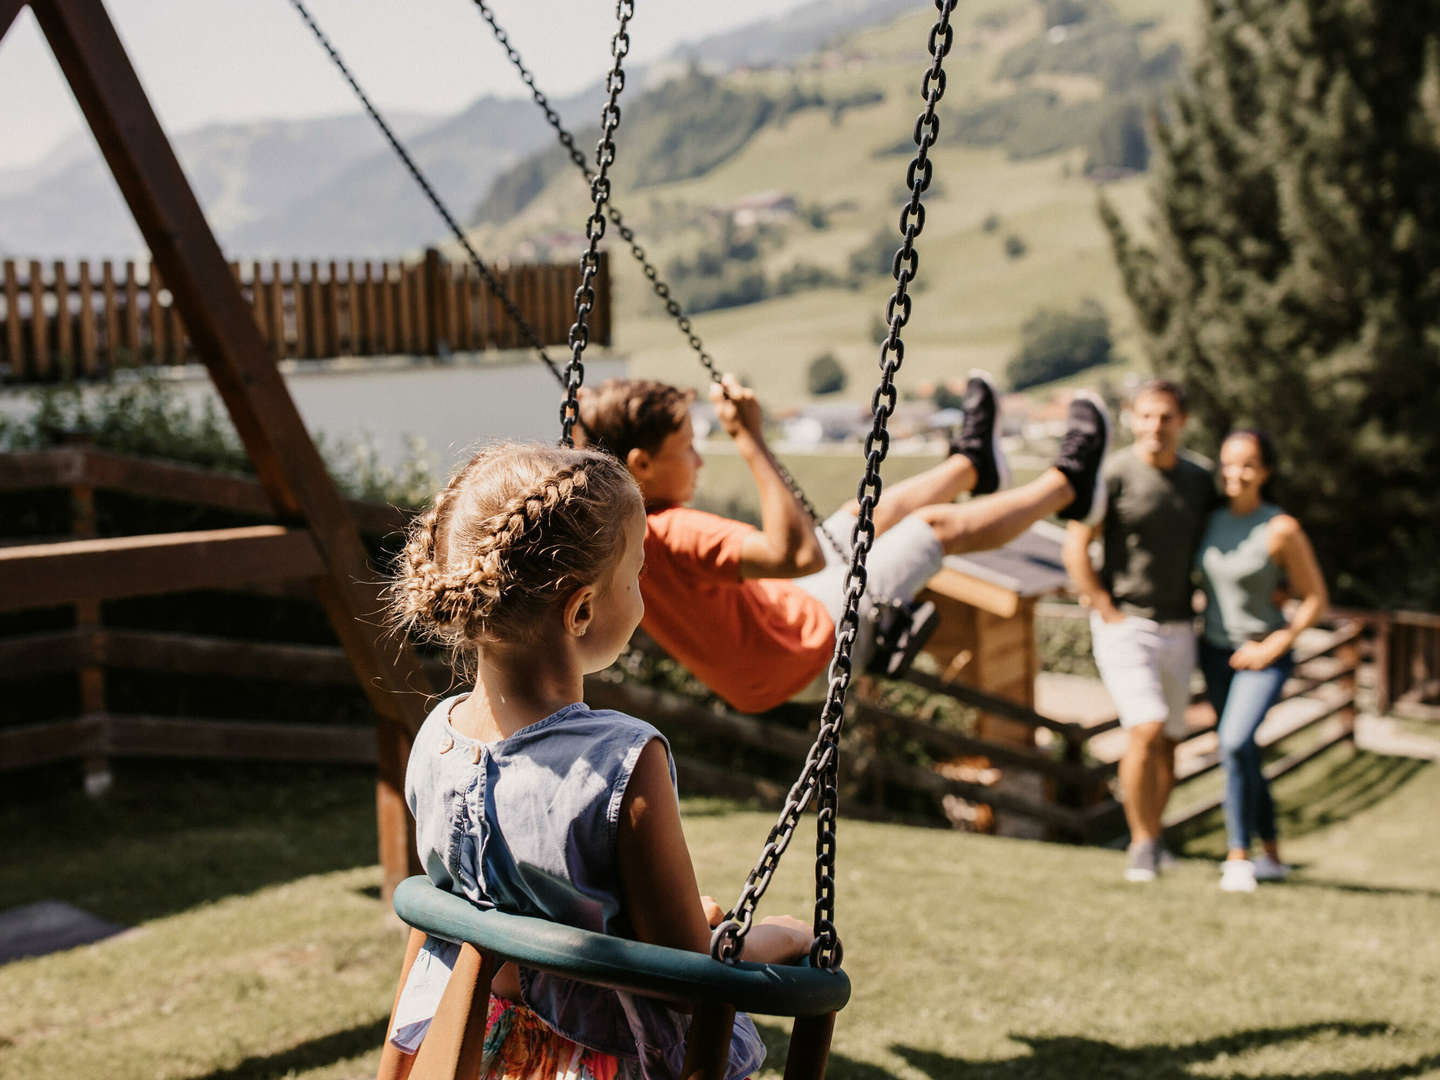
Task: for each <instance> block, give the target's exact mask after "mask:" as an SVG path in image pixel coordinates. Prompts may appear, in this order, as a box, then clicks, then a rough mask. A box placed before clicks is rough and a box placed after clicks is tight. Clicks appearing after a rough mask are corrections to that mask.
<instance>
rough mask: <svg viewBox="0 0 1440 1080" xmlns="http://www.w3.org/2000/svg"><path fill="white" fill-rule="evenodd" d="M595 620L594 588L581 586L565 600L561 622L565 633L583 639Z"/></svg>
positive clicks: (592, 586)
mask: <svg viewBox="0 0 1440 1080" xmlns="http://www.w3.org/2000/svg"><path fill="white" fill-rule="evenodd" d="M594 618H595V586H594V585H582V586H580V588H578V589H576V590H575V591H574V592H572V593H571V594H570V595H569V597H567V598H566V600H565V609H564V612H563V620H564V623H565V632H566V633H567V634H571V635H573V636H574V637H584V636H585V631H586V630H588V629H590V623H591V621H592V620H593V619H594Z"/></svg>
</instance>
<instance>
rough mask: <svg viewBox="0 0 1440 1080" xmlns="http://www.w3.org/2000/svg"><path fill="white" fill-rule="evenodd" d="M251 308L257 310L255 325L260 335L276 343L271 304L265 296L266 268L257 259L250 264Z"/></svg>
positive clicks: (271, 344)
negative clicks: (271, 320)
mask: <svg viewBox="0 0 1440 1080" xmlns="http://www.w3.org/2000/svg"><path fill="white" fill-rule="evenodd" d="M250 310H251V311H253V312H255V325H256V326H258V327H259V328H260V336H261V337H262V338H264V339H265V340H266V341H267V342H269V344H270V346H271V347H272V348H273V347H274V345H275V329H274V327H272V326H271V325H270V304H269V301H268V300H267V299H266V297H265V268H264V267H263V266H261V265H260V260H259V259H256V260H255V261H254V262H252V263H251V264H250Z"/></svg>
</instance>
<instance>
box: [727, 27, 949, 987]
mask: <svg viewBox="0 0 1440 1080" xmlns="http://www.w3.org/2000/svg"><path fill="white" fill-rule="evenodd" d="M955 4H956V0H935V7H936V9H937V10H938V11H939V12H940V17H939V18H938V19H937V20H936V22H935V25H934V26H933V27H932V28H931V30H930V41H929V48H930V55H931V58H932V60H931V64H930V67H929V68H928V69H927V70H926V72H925V77H924V79H923V81H922V82H921V86H920V93H921V96H922V97H924V99H925V111H924V112H923V113H921V114H920V117H919V119H917V120H916V121H915V146H916V152H915V157H914V160H912V161H911V162H910V167H909V169H908V170H907V171H906V173H905V180H906V183H907V184H908V185H909V186H910V201H909V202H908V203H907V204H906V205H905V208H904V209H903V210H901V212H900V231H901V233H902V234H904V242H903V243H902V244H901V246H900V247H899V249H898V250H897V251H896V252H895V258H894V260H893V261H892V263H891V272H892V273H893V274H894V277H895V293H894V295H892V296H891V297H890V301H889V303H888V304H887V305H886V308H885V317H886V320H887V322H888V323H889V326H890V332H889V334H887V335H886V338H885V341H884V342H883V343H882V344H881V346H880V385H879V386H878V387H877V388H876V390H875V395H874V397H873V398H872V400H871V412H872V414H873V416H874V423H873V425H872V427H871V430H870V434H869V435H868V436H866V439H865V475H864V478H863V479H862V480H861V481H860V486H859V489H858V491H857V493H856V494H857V497H858V499H859V502H860V516H859V518H858V520H857V521H856V522H855V530H854V532H853V534H852V536H851V541H852V544H853V546H854V555H853V557H852V559H851V563H850V571H849V573H848V574H847V575H846V578H845V611H844V614H843V615H842V617H841V620H840V628H839V631H838V632H837V634H836V636H835V656H834V659H833V660H832V661H831V662H830V689H829V692H828V693H827V694H826V697H825V706H824V708H823V709H822V710H821V713H820V731H819V733H818V735H817V736H816V738H815V743H814V745H813V746H811V747H810V752H809V754H807V755H806V758H805V767H804V768H803V769H802V770H801V772H800V776H799V778H798V779H797V780H796V781H795V784H794V786H792V787H791V788H790V793H789V795H788V796H787V797H786V799H785V806H784V808H783V809H782V810H781V812H780V817H779V819H778V820H777V821H776V823H775V825H774V826H772V827H771V829H770V834H769V836H768V837H767V838H766V841H765V847H764V849H763V850H762V851H761V853H760V859H759V861H758V862H756V864H755V866H754V868H753V869H752V870H751V871H750V875H749V877H747V878H746V879H745V886H744V888H743V889H742V890H741V892H740V898H739V900H737V901H736V903H735V907H734V908H733V909H732V910H731V911H730V912H729V913H728V914H727V915H726V917H725V920H724V921H723V922H721V923H720V925H719V926H717V927H716V928H715V932H714V934H713V935H712V936H711V939H710V953H711V955H712V956H714V957H715V958H716V959H717V960H724V961H727V962H734V961H735V960H738V959H739V957H740V950H741V948H742V947H743V946H744V943H745V935H746V934H747V933H748V932H749V930H750V926H751V924H752V923H753V921H754V918H755V908H756V906H757V905H758V904H759V903H760V898H761V897H762V896H764V895H765V890H766V889H767V888H768V887H769V885H770V879H771V878H772V877H773V876H774V874H775V869H776V867H777V866H778V865H779V863H780V856H781V855H783V854H784V853H785V849H786V847H788V846H789V844H790V838H791V837H792V836H793V835H794V832H795V826H796V825H797V824H799V822H800V815H801V814H803V813H804V812H805V808H806V807H807V806H808V805H809V804H810V800H811V799H812V798H815V797H816V794H817V792H818V795H819V805H818V807H817V811H816V842H815V944H814V946H812V948H811V951H810V958H811V961H812V962H813V963H814V964H815V965H816V966H817V967H822V968H836V967H839V966H840V961H841V958H842V956H843V952H844V950H843V948H842V947H841V944H840V937H839V934H838V933H837V932H836V930H835V922H834V919H835V825H836V814H837V805H838V790H837V789H838V778H839V770H838V765H839V751H840V731H841V726H842V724H843V721H844V717H845V694H846V691H847V690H848V689H849V686H850V676H851V667H850V654H851V652H852V651H853V649H854V646H855V638H856V635H857V634H858V632H859V626H860V598H861V596H862V595H863V594H864V592H865V559H866V556H867V555H868V554H869V552H870V548H871V545H873V544H874V542H875V504H876V503H877V502H879V500H880V488H881V481H880V465H881V463H882V462H883V461H884V460H885V454H886V452H887V451H888V450H889V448H890V435H889V432H888V430H887V424H888V422H889V419H890V415H891V413H893V412H894V411H895V403H896V390H895V374H896V372H898V371H899V370H900V364H901V361H902V360H903V359H904V357H905V346H904V344H903V342H902V341H901V340H900V331H901V329H902V328H903V327H904V326H905V323H906V322H907V321H909V318H910V295H909V287H910V283H911V282H912V281H914V280H915V273H916V271H917V269H918V268H919V264H920V255H919V253H918V252H917V251H916V250H915V239H916V237H918V236H919V235H920V230H921V229H922V228H924V226H925V208H924V207H923V206H922V205H921V202H920V197H921V195H923V194H924V192H925V189H926V188H927V187H929V186H930V177H931V173H932V166H931V162H930V148H931V147H932V146H934V145H935V140H936V139H937V138H938V137H939V134H940V121H939V119H938V118H937V117H936V115H935V106H936V105H937V104H938V103H939V101H940V98H941V95H943V94H944V93H945V72H944V69H943V67H942V64H943V61H944V59H945V55H946V54H947V53H948V52H949V51H950V46H951V44H952V43H953V41H954V30H953V29H952V28H951V26H950V15H951V13H952V12H953V11H954V9H955Z"/></svg>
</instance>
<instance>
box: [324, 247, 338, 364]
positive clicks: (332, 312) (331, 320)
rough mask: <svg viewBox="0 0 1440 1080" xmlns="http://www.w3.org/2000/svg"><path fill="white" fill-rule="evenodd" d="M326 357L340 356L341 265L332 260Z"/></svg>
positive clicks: (329, 279) (327, 295)
mask: <svg viewBox="0 0 1440 1080" xmlns="http://www.w3.org/2000/svg"><path fill="white" fill-rule="evenodd" d="M324 351H325V355H326V356H339V355H340V264H339V262H338V261H336V260H335V259H331V260H330V276H329V278H328V279H327V280H326V282H325V345H324Z"/></svg>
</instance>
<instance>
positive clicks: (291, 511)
mask: <svg viewBox="0 0 1440 1080" xmlns="http://www.w3.org/2000/svg"><path fill="white" fill-rule="evenodd" d="M26 6H28V7H29V8H30V10H31V11H33V12H34V14H35V18H36V20H37V21H38V22H39V24H40V29H41V30H42V31H43V32H44V34H45V37H46V39H47V40H48V41H49V43H50V48H51V50H52V51H53V52H54V54H55V59H56V61H57V62H58V63H59V65H60V69H61V71H62V72H63V73H64V75H65V78H66V80H67V81H68V82H69V84H70V89H71V90H72V92H73V93H74V95H75V99H76V100H77V101H78V102H79V104H80V109H81V111H82V112H83V113H84V115H85V119H86V121H87V122H88V123H89V125H90V130H91V131H92V132H93V133H94V135H95V141H96V143H97V144H98V145H99V147H100V151H101V153H102V154H103V155H104V157H105V161H106V163H107V164H108V165H109V167H110V171H111V173H112V174H113V175H114V177H115V181H116V183H117V185H118V186H119V188H120V191H121V194H122V195H123V196H124V198H125V202H126V203H127V204H128V205H129V207H130V212H131V213H132V214H133V215H134V217H135V223H136V225H138V226H139V228H140V232H141V234H142V235H143V236H144V237H145V242H146V244H147V245H148V246H149V248H150V252H151V256H152V258H153V259H154V261H155V265H156V266H157V268H158V269H159V271H160V274H161V276H162V277H163V278H164V280H165V283H166V286H167V287H168V288H169V290H170V292H171V295H172V296H173V297H174V300H173V303H174V307H175V309H176V310H177V311H179V313H180V315H181V317H182V318H183V319H184V322H185V326H186V329H187V331H188V332H189V335H190V339H191V341H192V342H193V343H194V345H195V349H196V352H197V353H198V354H199V356H200V358H201V359H202V360H203V361H204V362H205V366H206V367H207V368H208V369H209V372H210V375H211V378H213V379H214V382H215V387H216V389H217V390H218V391H219V394H220V397H221V399H222V400H223V401H224V403H225V407H226V409H227V410H229V413H230V418H231V420H232V421H233V423H234V425H235V429H236V431H237V432H238V433H239V436H240V439H241V441H242V442H243V443H244V445H245V449H246V451H247V452H248V453H249V455H250V459H251V461H252V462H253V463H254V465H255V471H256V475H257V476H258V478H259V480H260V483H261V485H262V487H263V488H264V491H265V494H266V496H267V498H268V499H269V502H270V505H271V507H272V508H273V510H274V512H275V514H276V515H277V517H278V518H279V519H280V521H281V522H282V523H283V524H284V525H286V526H289V527H290V530H289V531H287V532H286V533H285V534H284V535H285V536H288V537H289V539H275V538H273V537H267V538H259V539H258V540H257V538H255V537H246V538H240V539H237V538H235V537H233V536H232V537H210V538H208V540H209V541H211V542H213V545H212V546H210V547H209V548H208V549H207V550H208V553H209V558H208V560H207V558H206V555H205V553H204V552H201V553H198V554H191V555H190V556H188V558H189V559H190V565H193V566H194V567H195V568H196V569H199V568H200V567H203V566H204V564H205V563H206V562H207V561H208V562H209V563H210V564H211V567H212V569H213V570H214V576H215V577H216V578H217V580H224V579H225V578H226V577H227V572H226V570H225V568H224V563H225V561H226V560H227V559H228V558H230V555H228V554H227V553H226V552H227V550H228V551H230V552H235V551H239V550H241V549H242V548H243V549H244V550H246V551H248V552H249V553H250V557H251V558H252V559H253V558H254V557H255V556H256V554H257V553H258V552H259V551H261V550H262V549H263V545H264V544H265V543H270V544H272V545H275V544H278V545H280V546H282V547H285V552H286V557H285V559H284V560H282V561H283V562H284V563H285V567H284V568H285V569H289V570H291V571H293V572H294V573H295V574H296V575H297V576H301V577H305V578H308V579H310V580H311V581H312V583H313V584H314V587H315V590H316V593H317V594H318V596H319V599H320V601H321V603H322V604H323V605H324V607H325V611H326V613H327V615H328V616H329V618H330V623H331V625H332V626H333V627H334V629H335V633H336V635H337V636H338V637H339V639H340V643H341V645H342V646H343V648H344V650H345V654H346V656H347V658H348V659H349V661H350V664H351V666H352V667H353V668H354V671H355V674H356V676H357V678H358V679H359V681H360V684H361V686H362V687H363V689H364V691H365V694H366V695H367V697H368V699H369V701H370V704H371V706H372V707H373V708H374V710H375V713H376V716H377V720H378V724H377V740H378V747H377V749H378V759H379V780H378V783H377V787H376V811H377V817H378V822H379V834H380V845H379V846H380V862H381V866H382V869H383V875H384V885H383V888H382V893H383V895H384V897H385V899H386V901H387V902H388V899H389V896H390V894H391V892H392V890H393V889H394V886H395V885H396V884H397V883H398V882H399V881H400V880H401V879H402V878H404V877H405V876H406V875H407V873H409V872H410V868H411V867H412V866H413V865H415V854H414V832H413V830H412V829H411V827H410V824H409V818H408V814H407V811H406V808H405V803H404V798H403V780H404V776H403V770H404V767H405V762H406V760H407V758H408V756H409V749H410V744H411V741H412V740H413V737H414V733H415V732H416V731H417V730H418V729H419V725H420V723H421V721H422V720H423V719H424V713H423V710H424V696H423V695H424V694H425V693H426V692H427V691H428V689H429V687H428V683H427V681H426V679H425V676H424V674H423V672H422V670H421V667H420V664H419V662H418V660H417V658H416V657H415V656H414V654H413V653H412V652H411V651H410V650H409V649H408V648H406V647H405V646H403V645H402V644H399V643H392V644H389V645H388V646H386V647H383V648H382V647H381V646H380V644H379V643H378V642H377V640H376V633H377V631H376V628H375V626H374V625H373V623H374V620H375V613H376V612H377V611H379V610H381V608H382V606H383V597H382V596H381V595H380V591H379V589H378V587H377V586H375V585H373V584H369V582H370V581H372V580H373V578H374V576H375V575H374V573H373V571H372V570H370V569H369V568H368V567H367V559H366V552H365V548H364V547H363V545H362V544H361V542H360V536H359V533H358V532H357V531H356V528H355V524H354V522H353V520H352V519H351V516H350V512H349V510H348V508H347V507H346V505H345V501H344V500H343V499H342V498H341V495H340V492H339V491H338V490H337V488H336V487H335V483H334V481H333V480H332V479H331V477H330V474H329V473H328V471H327V470H326V468H325V464H324V462H323V461H322V460H321V458H320V455H319V453H318V451H317V450H316V448H315V444H314V442H313V441H312V440H311V438H310V435H309V433H308V432H307V431H306V430H305V425H304V423H303V421H302V420H301V418H300V414H299V412H298V411H297V410H296V408H295V404H294V402H293V401H292V400H291V398H290V393H289V390H288V389H287V388H286V386H285V383H284V381H283V380H282V379H281V377H280V373H279V370H278V367H277V365H276V358H275V354H274V352H273V350H272V348H271V347H270V346H269V345H267V344H266V343H265V340H264V338H263V337H262V336H261V334H260V330H259V327H258V326H257V325H256V323H255V317H254V314H253V313H252V311H251V309H250V305H249V304H248V303H246V301H245V298H244V296H243V294H242V293H241V291H240V287H239V285H238V284H237V283H236V281H235V278H234V276H233V275H232V274H231V271H230V267H229V266H228V265H227V264H226V261H225V257H224V255H223V254H222V253H221V250H220V245H219V243H218V242H217V241H216V239H215V236H214V234H213V233H212V232H211V231H210V227H209V225H208V223H207V222H206V220H205V215H204V213H203V212H202V210H201V209H200V203H199V201H198V200H197V199H196V197H195V194H194V192H193V191H192V190H191V188H190V185H189V183H188V182H187V181H186V179H185V174H184V172H183V171H182V170H181V168H180V163H179V161H178V160H177V159H176V157H175V152H174V150H173V148H172V147H171V145H170V141H169V139H168V138H167V137H166V135H165V132H164V130H163V129H162V128H161V126H160V122H159V120H158V119H157V118H156V116H155V111H154V109H153V108H152V107H151V105H150V102H149V100H148V99H147V98H146V96H145V91H144V89H143V88H142V87H141V85H140V80H139V78H138V77H137V75H136V73H135V69H134V67H133V66H132V65H131V63H130V59H129V57H128V56H127V55H126V53H125V49H124V46H123V45H122V44H121V42H120V38H119V36H118V34H117V33H116V31H115V27H114V25H113V23H112V22H111V20H110V16H109V14H108V13H107V12H106V10H105V7H104V4H103V3H102V2H101V0H0V38H3V36H4V34H5V32H6V31H8V30H9V28H10V26H11V25H12V24H13V22H14V20H15V17H16V16H17V15H18V14H19V12H20V10H21V9H22V8H24V7H26ZM296 536H299V537H300V539H298V540H297V539H296ZM168 542H169V543H170V544H171V545H172V546H173V545H174V544H177V543H179V542H180V541H177V540H176V539H175V538H169V540H168ZM128 543H129V548H130V550H129V552H128V554H127V552H126V550H124V549H125V548H126V544H124V543H116V542H114V541H95V542H92V547H93V550H91V549H88V548H87V549H85V550H80V549H75V548H74V546H73V545H71V550H69V551H65V552H61V551H50V552H46V551H43V550H37V548H38V547H41V546H37V548H31V549H30V550H29V551H28V554H29V555H30V556H32V559H33V561H31V562H30V563H29V565H30V566H32V567H40V566H48V567H50V568H51V569H50V571H49V574H50V578H51V580H52V581H53V580H55V578H54V574H55V572H56V570H57V568H60V567H62V565H64V564H65V563H66V560H69V561H70V562H69V564H70V565H85V566H88V567H92V568H100V569H98V570H97V571H96V572H97V573H99V574H101V575H103V579H104V582H108V583H110V584H108V585H106V584H104V582H100V581H96V582H92V584H91V587H90V588H89V589H88V591H87V595H91V596H96V597H98V596H100V595H112V596H113V595H125V581H124V577H125V575H124V572H123V568H124V567H125V565H127V564H126V559H127V558H133V557H149V558H151V559H152V562H153V558H154V555H155V552H156V551H157V550H163V548H164V543H163V542H162V543H161V545H160V549H157V548H156V546H155V544H154V543H151V544H149V545H148V546H147V544H146V543H145V542H143V541H136V540H134V539H133V538H130V539H129V541H128ZM191 543H192V545H193V544H196V543H198V544H201V545H202V546H203V545H205V544H206V543H207V538H204V537H195V538H194V539H193V540H192V541H191ZM257 543H258V544H259V545H260V546H259V547H257ZM95 545H98V546H95ZM312 549H313V552H314V557H311V555H310V551H311V550H312ZM297 551H298V552H299V554H298V555H297V554H296V552H297ZM25 572H26V560H24V559H20V558H14V559H12V560H11V564H10V566H9V567H8V574H10V575H13V576H16V577H20V576H23V575H24V574H25ZM147 574H151V575H152V576H153V566H152V568H151V570H149V571H147ZM203 576H204V575H203V574H202V573H197V574H194V575H192V577H193V578H194V579H195V580H193V581H188V580H187V586H188V587H191V588H195V587H199V586H200V582H199V579H200V578H202V577H203ZM230 576H233V575H230ZM63 599H64V598H63V597H61V598H58V600H57V602H60V601H63Z"/></svg>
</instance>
